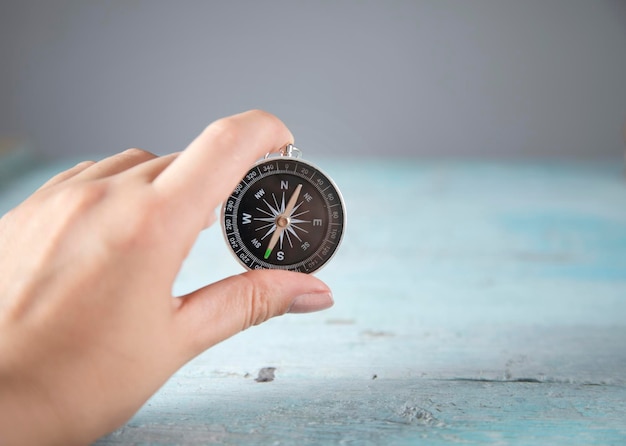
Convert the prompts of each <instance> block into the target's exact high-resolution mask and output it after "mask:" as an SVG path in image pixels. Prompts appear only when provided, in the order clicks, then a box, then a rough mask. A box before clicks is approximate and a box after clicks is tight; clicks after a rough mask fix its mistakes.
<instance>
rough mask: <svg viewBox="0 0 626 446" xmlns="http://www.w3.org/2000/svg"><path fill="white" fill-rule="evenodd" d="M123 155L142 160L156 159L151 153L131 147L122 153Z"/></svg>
mask: <svg viewBox="0 0 626 446" xmlns="http://www.w3.org/2000/svg"><path fill="white" fill-rule="evenodd" d="M122 155H124V156H126V157H129V158H140V159H152V158H155V157H156V155H155V154H154V153H152V152H149V151H147V150H143V149H138V148H136V147H131V148H130V149H126V150H124V152H122Z"/></svg>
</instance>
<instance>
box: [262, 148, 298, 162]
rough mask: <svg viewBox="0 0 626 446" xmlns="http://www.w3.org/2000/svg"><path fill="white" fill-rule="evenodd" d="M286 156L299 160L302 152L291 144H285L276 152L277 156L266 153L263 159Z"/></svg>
mask: <svg viewBox="0 0 626 446" xmlns="http://www.w3.org/2000/svg"><path fill="white" fill-rule="evenodd" d="M272 155H274V156H287V157H292V158H300V157H301V156H302V150H300V149H298V148H297V147H296V146H294V145H293V144H287V145H286V146H285V147H283V148H281V149H280V150H279V151H278V155H276V154H274V153H271V152H268V153H266V154H265V157H264V159H268V158H269V157H270V156H272Z"/></svg>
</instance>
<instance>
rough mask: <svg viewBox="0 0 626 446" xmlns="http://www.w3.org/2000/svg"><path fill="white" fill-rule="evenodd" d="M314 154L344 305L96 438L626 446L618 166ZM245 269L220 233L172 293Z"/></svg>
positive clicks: (248, 343)
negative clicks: (342, 215)
mask: <svg viewBox="0 0 626 446" xmlns="http://www.w3.org/2000/svg"><path fill="white" fill-rule="evenodd" d="M312 161H317V162H318V164H319V165H321V166H322V167H325V170H326V171H327V172H328V173H329V174H331V176H333V177H334V178H335V180H336V181H337V183H338V184H339V186H340V188H341V189H342V190H343V192H344V195H345V200H346V204H347V207H348V212H349V215H348V232H347V235H346V238H345V241H344V244H343V246H342V247H341V249H340V251H339V253H338V254H337V256H336V257H335V259H333V261H332V262H331V263H330V264H329V265H328V266H327V267H326V268H325V269H324V270H322V271H321V272H320V273H319V277H320V278H322V279H324V280H325V281H327V282H328V283H329V284H330V285H331V287H332V288H333V290H334V294H335V300H336V304H335V306H334V307H333V308H332V309H330V310H328V311H325V312H322V313H317V314H312V315H289V316H285V317H282V318H278V319H275V320H272V321H270V322H269V323H266V324H264V325H263V326H260V327H255V328H252V329H250V330H248V331H247V332H245V333H242V334H240V335H238V336H236V337H235V338H233V339H231V340H229V341H227V342H224V343H222V344H220V345H218V346H216V347H215V348H213V349H211V350H210V351H207V352H206V353H204V354H203V355H201V356H199V357H198V358H196V359H195V360H194V361H192V362H191V363H189V364H187V365H186V366H185V367H184V368H182V369H181V370H180V371H179V372H178V373H177V374H176V375H175V376H174V377H173V378H172V379H171V380H170V381H169V382H168V383H167V384H166V385H165V386H164V387H163V388H162V389H161V390H160V391H159V392H158V393H157V394H156V395H155V396H154V397H153V398H152V399H151V400H150V401H149V402H148V403H147V404H146V405H145V406H144V407H143V408H142V409H141V410H140V411H139V413H137V414H136V416H135V417H134V418H133V419H132V420H131V421H130V422H129V423H128V424H127V425H126V426H124V427H123V428H121V429H119V430H118V431H116V432H114V433H112V434H111V435H109V436H107V437H104V438H102V439H101V440H100V441H98V442H97V444H98V445H102V446H104V445H117V444H182V445H192V444H233V445H237V444H271V445H292V444H293V445H295V444H298V445H302V444H355V445H363V444H400V445H404V444H449V443H462V444H485V443H492V444H529V445H531V444H567V445H574V444H581V445H582V444H585V445H587V444H607V445H608V444H611V445H617V444H624V443H626V179H625V177H624V173H623V166H622V164H621V160H618V161H616V162H615V163H592V162H587V163H583V162H580V163H574V162H557V161H554V162H550V163H545V162H542V163H533V162H524V163H520V162H507V163H498V162H447V161H421V160H399V159H385V160H382V159H381V160H369V161H360V162H359V163H358V164H351V163H350V162H348V161H334V160H328V159H327V160H325V161H324V160H315V159H312ZM59 168H60V165H58V164H57V165H48V166H43V167H40V168H38V169H36V170H33V171H31V172H30V174H28V175H24V176H22V178H21V179H20V180H19V181H16V180H14V181H13V182H12V183H11V186H10V187H6V188H5V189H4V191H2V192H0V210H6V208H8V207H10V206H12V205H13V204H14V203H16V202H17V201H19V199H21V198H22V197H23V196H25V195H26V194H27V192H29V191H30V190H32V189H33V188H34V187H35V186H36V184H38V183H40V182H42V181H43V180H44V179H45V177H47V176H50V175H51V173H52V172H53V171H54V170H58V169H59ZM238 272H241V269H240V267H239V265H238V263H237V262H236V261H235V260H234V259H232V258H231V257H230V254H229V253H228V252H227V248H226V245H225V243H224V241H223V240H222V235H221V231H220V230H219V228H217V227H214V228H212V229H210V230H208V231H205V233H203V234H202V235H201V237H200V239H199V240H198V242H197V244H196V246H195V247H194V249H193V251H192V253H191V255H190V257H189V258H188V260H187V262H186V264H185V265H184V268H183V270H182V272H181V274H180V276H179V279H178V281H177V283H176V291H177V292H178V293H183V292H186V291H190V290H192V289H195V288H196V287H199V286H202V285H204V284H206V283H208V282H210V281H213V280H216V279H219V278H221V277H223V276H225V275H229V274H236V273H238ZM271 368H274V369H275V370H273V371H272V370H271ZM272 372H273V373H272ZM272 374H273V377H274V379H271V377H272ZM259 377H261V378H265V379H260V380H257V378H259ZM259 381H263V382H259Z"/></svg>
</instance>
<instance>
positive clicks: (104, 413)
mask: <svg viewBox="0 0 626 446" xmlns="http://www.w3.org/2000/svg"><path fill="white" fill-rule="evenodd" d="M292 141H293V137H292V135H291V134H290V132H289V131H288V130H287V128H286V127H285V126H284V125H283V123H282V122H280V121H279V120H278V119H277V118H275V117H274V116H272V115H269V114H267V113H264V112H259V111H253V112H247V113H243V114H240V115H236V116H232V117H230V118H225V119H222V120H219V121H216V122H215V123H213V124H211V125H210V126H209V127H207V128H206V129H205V130H204V132H203V133H202V134H201V135H200V136H199V137H198V138H197V139H196V140H194V141H193V142H192V143H191V144H190V145H189V147H188V148H187V149H186V150H185V151H183V152H181V153H180V154H172V155H169V156H163V157H157V156H155V155H153V154H150V153H148V152H144V151H140V150H137V149H131V150H129V151H126V152H123V153H121V154H118V155H115V156H112V157H110V158H107V159H105V160H103V161H100V162H98V163H92V162H87V163H81V164H79V165H77V166H75V167H74V168H72V169H70V170H68V171H66V172H63V173H61V174H59V175H58V176H56V177H54V178H53V179H51V180H50V181H49V182H48V183H46V184H45V185H43V186H42V187H41V188H40V189H39V190H38V191H37V192H35V193H34V194H33V195H32V196H31V197H30V198H28V199H27V200H26V201H25V202H24V203H22V204H21V205H20V206H19V207H17V208H16V209H14V210H13V211H11V212H9V213H8V214H6V215H5V216H4V217H3V218H2V219H1V220H0V253H1V255H0V444H3V445H4V444H20V445H22V444H65V445H67V444H85V443H89V442H91V441H93V440H95V439H96V438H98V437H99V436H101V435H103V434H105V433H107V432H109V431H111V430H113V429H115V428H116V427H118V426H119V425H120V424H122V423H124V422H125V421H126V420H128V419H129V418H130V417H131V416H132V415H133V414H134V413H135V412H136V411H137V410H138V409H139V408H140V407H141V405H142V404H143V403H144V402H145V401H146V400H147V399H148V398H149V397H150V396H151V395H152V394H153V393H154V392H155V391H156V390H157V389H158V388H159V387H160V386H161V385H162V384H163V383H164V382H165V381H166V380H167V379H168V378H169V377H170V376H171V375H172V374H173V373H174V372H175V371H176V370H177V369H178V368H180V367H181V366H182V365H183V364H185V363H186V362H187V361H189V360H190V359H191V358H193V357H194V356H196V355H198V354H199V353H201V352H202V351H204V350H205V349H207V348H209V347H211V346H213V345H215V344H216V343H218V342H220V341H222V340H224V339H226V338H228V337H230V336H232V335H234V334H236V333H238V332H239V331H241V330H245V329H246V328H248V327H250V326H252V325H256V324H259V323H262V322H264V321H266V320H267V319H269V318H271V317H273V316H277V315H281V314H283V313H285V312H287V311H291V312H308V311H316V310H320V309H324V308H327V307H329V306H331V305H332V297H331V293H330V290H329V289H328V287H327V286H326V285H325V284H324V283H322V282H321V281H319V280H318V279H316V278H314V277H312V276H308V275H305V274H299V273H291V272H286V271H269V270H264V271H253V272H247V273H244V274H241V275H239V276H234V277H230V278H227V279H224V280H222V281H220V282H217V283H214V284H211V285H208V286H206V287H204V288H202V289H199V290H197V291H195V292H193V293H190V294H189V295H186V296H181V297H176V298H174V297H173V296H172V294H171V290H172V285H173V283H174V280H175V278H176V276H177V273H178V271H179V270H180V268H181V265H182V262H183V260H184V259H185V257H186V256H187V254H188V253H189V250H190V249H191V247H192V245H193V244H194V241H195V240H196V237H197V236H198V234H199V232H200V231H201V230H203V229H204V228H205V227H206V226H208V225H209V224H210V223H211V222H212V221H213V220H214V219H215V216H214V215H215V214H214V212H213V210H214V209H215V208H216V207H217V206H218V205H219V203H220V202H222V200H223V199H224V198H226V197H227V196H228V194H229V193H230V192H231V191H232V189H233V188H234V187H235V185H236V184H237V182H238V181H239V180H240V178H241V177H242V176H243V175H244V174H245V172H246V171H247V169H248V168H249V166H250V165H252V164H253V162H254V161H255V160H256V159H258V158H259V157H261V156H262V155H264V154H265V153H267V152H272V151H276V150H278V149H279V148H280V147H282V146H284V145H285V144H287V143H290V142H292Z"/></svg>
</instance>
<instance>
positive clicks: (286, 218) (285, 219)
mask: <svg viewBox="0 0 626 446" xmlns="http://www.w3.org/2000/svg"><path fill="white" fill-rule="evenodd" d="M301 190H302V184H298V186H297V187H296V190H295V191H294V192H293V194H292V195H291V198H289V202H288V203H287V207H285V210H284V211H283V212H282V213H281V214H279V215H277V216H276V229H275V230H274V234H272V238H271V239H270V242H269V244H268V245H267V249H266V250H265V254H264V255H263V257H264V258H265V259H266V260H267V259H268V258H269V257H270V255H271V254H272V250H273V249H274V247H275V246H276V243H277V242H278V240H279V239H280V238H281V236H282V235H283V232H284V231H285V229H287V227H288V226H289V224H290V218H291V214H292V212H293V209H294V207H295V206H296V202H297V201H298V197H299V196H300V191H301Z"/></svg>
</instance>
